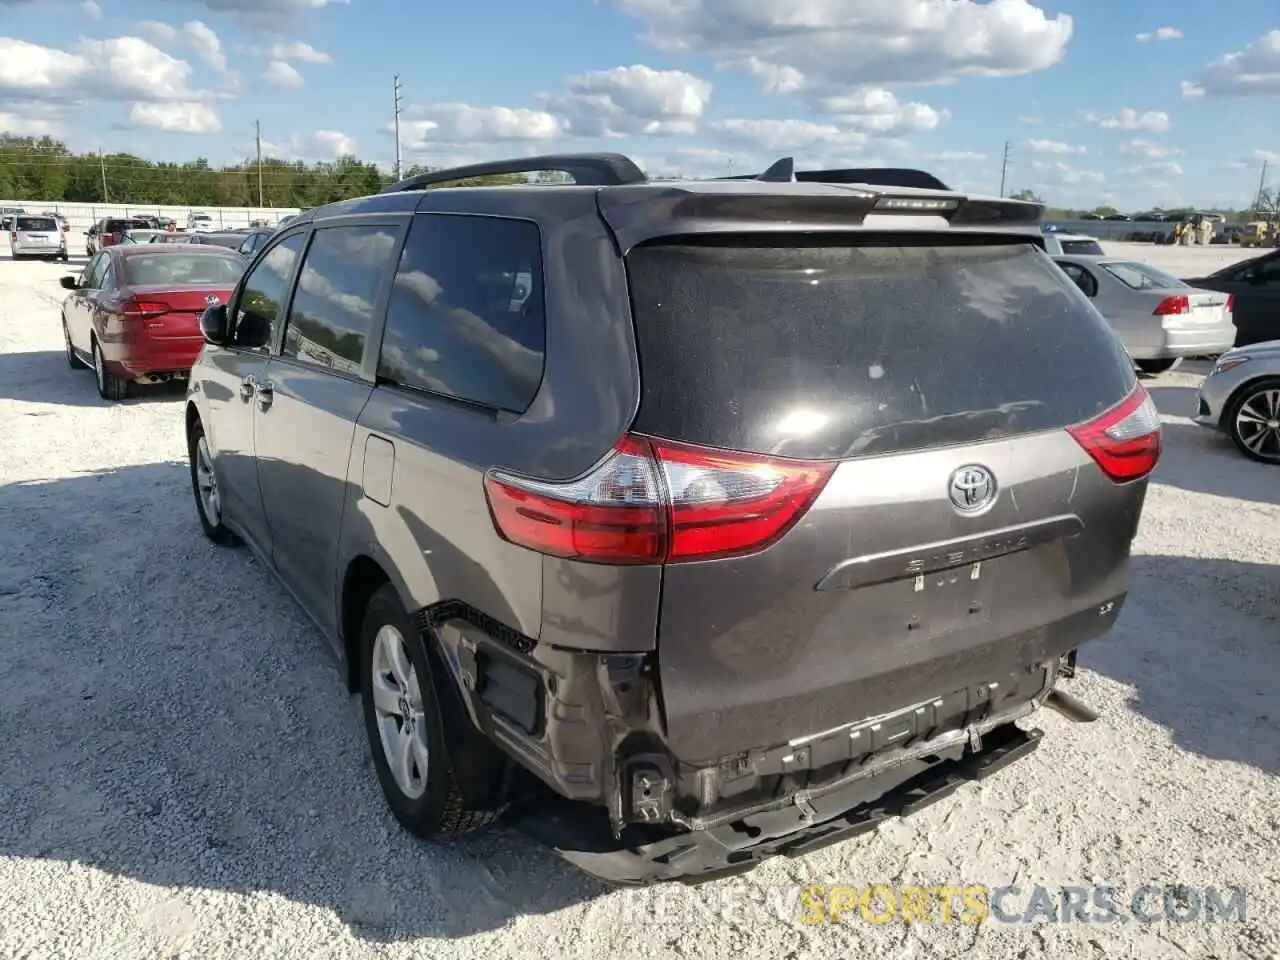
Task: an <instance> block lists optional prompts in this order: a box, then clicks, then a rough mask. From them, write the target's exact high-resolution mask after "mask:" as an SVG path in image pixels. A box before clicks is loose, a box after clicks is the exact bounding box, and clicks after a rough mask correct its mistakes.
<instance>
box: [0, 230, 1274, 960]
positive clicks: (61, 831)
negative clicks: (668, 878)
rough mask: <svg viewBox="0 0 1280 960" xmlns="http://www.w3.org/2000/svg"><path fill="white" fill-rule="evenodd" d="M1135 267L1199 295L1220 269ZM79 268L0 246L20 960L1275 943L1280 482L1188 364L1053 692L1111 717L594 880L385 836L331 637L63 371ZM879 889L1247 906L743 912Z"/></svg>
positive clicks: (557, 866)
mask: <svg viewBox="0 0 1280 960" xmlns="http://www.w3.org/2000/svg"><path fill="white" fill-rule="evenodd" d="M1116 246H1117V248H1119V245H1116ZM1117 252H1119V249H1117ZM1124 252H1125V253H1127V254H1131V255H1141V256H1144V257H1145V258H1147V259H1151V260H1152V262H1157V263H1162V264H1164V265H1166V266H1167V267H1171V268H1172V269H1174V270H1175V271H1176V272H1180V273H1184V274H1187V273H1192V272H1202V271H1207V270H1208V269H1210V268H1211V266H1212V265H1217V264H1218V263H1220V262H1221V261H1222V260H1223V258H1224V257H1229V256H1231V255H1232V253H1233V252H1232V251H1231V250H1229V249H1223V248H1208V249H1191V250H1187V249H1170V248H1156V247H1141V248H1136V251H1135V250H1134V249H1126V250H1125V251H1124ZM1234 255H1235V256H1236V257H1238V256H1239V253H1238V251H1236V252H1235V253H1234ZM1188 264H1189V266H1188ZM62 272H63V268H62V267H60V266H59V265H53V264H48V265H46V264H26V263H23V264H15V263H12V262H9V261H8V260H7V259H0V811H2V813H3V816H0V957H3V958H5V960H25V958H40V960H46V958H48V960H53V958H64V957H65V958H77V960H99V958H100V960H108V958H110V960H123V958H128V960H150V958H157V960H159V958H173V957H191V958H196V957H198V958H208V960H217V958H227V960H232V958H234V960H249V958H257V957H271V958H277V957H279V958H293V957H297V958H304V957H305V958H338V957H342V958H373V957H377V958H409V957H421V958H426V957H433V958H446V957H450V958H451V957H459V958H461V957H485V958H494V957H522V958H527V957H534V956H545V957H552V956H564V955H570V954H571V955H574V956H576V957H582V958H596V957H599V958H612V957H624V956H625V957H657V956H679V957H690V958H694V957H708V958H711V957H716V958H720V957H726V956H730V955H738V956H742V957H744V958H748V957H750V958H754V957H787V958H797V960H798V958H810V957H812V958H824V960H825V958H832V957H880V956H884V957H890V956H892V957H954V956H956V955H958V954H960V953H967V954H969V955H973V956H977V957H984V958H985V957H991V958H1010V960H1012V958H1036V957H1045V958H1064V957H1076V958H1085V960H1087V958H1094V957H1104V956H1105V957H1182V956H1186V957H1192V958H1198V960H1207V958H1211V957H1216V958H1227V957H1232V958H1235V957H1240V958H1245V957H1248V958H1274V957H1276V956H1277V954H1280V922H1278V921H1277V919H1276V918H1277V917H1278V916H1280V785H1278V781H1277V777H1278V776H1280V698H1278V695H1277V690H1280V617H1278V614H1280V471H1276V470H1274V469H1269V468H1266V467H1263V466H1259V465H1255V464H1252V463H1249V462H1247V461H1245V460H1244V459H1242V458H1241V457H1239V456H1237V455H1236V454H1235V452H1234V450H1233V449H1232V448H1230V446H1229V445H1228V443H1227V442H1226V441H1224V440H1220V439H1219V438H1217V437H1215V436H1213V435H1210V434H1207V433H1206V432H1204V431H1201V430H1199V429H1197V428H1195V427H1194V426H1192V425H1191V424H1190V423H1189V421H1188V420H1187V419H1186V414H1187V413H1188V411H1189V410H1190V409H1191V405H1192V403H1193V399H1194V387H1195V385H1196V382H1197V379H1198V377H1197V370H1196V369H1195V365H1188V366H1189V367H1190V369H1186V370H1177V371H1174V372H1172V373H1170V374H1167V375H1165V376H1163V377H1161V378H1159V379H1158V380H1154V381H1151V383H1150V384H1149V386H1150V387H1151V389H1152V393H1153V394H1154V396H1155V397H1156V400H1157V402H1158V404H1159V406H1160V408H1161V410H1162V412H1163V414H1164V417H1163V419H1164V421H1165V424H1166V429H1167V433H1166V437H1167V453H1166V454H1165V458H1164V460H1163V462H1162V463H1161V465H1160V467H1159V470H1158V473H1157V475H1156V478H1155V483H1154V484H1153V486H1152V488H1151V492H1150V495H1149V497H1148V501H1147V509H1146V514H1145V518H1144V521H1143V525H1142V530H1141V534H1140V536H1139V540H1138V543H1137V549H1136V552H1137V554H1138V556H1137V558H1136V561H1135V572H1134V580H1133V593H1132V595H1131V598H1130V601H1129V604H1128V606H1127V607H1126V608H1125V611H1124V614H1123V616H1122V618H1121V623H1120V626H1119V627H1118V628H1117V629H1116V630H1115V632H1114V633H1113V634H1112V635H1111V636H1110V637H1109V638H1107V639H1105V640H1103V641H1100V642H1098V643H1097V644H1095V645H1093V646H1092V647H1090V648H1086V651H1085V652H1084V653H1083V654H1082V666H1083V667H1084V670H1083V671H1082V673H1081V676H1080V677H1079V678H1078V679H1077V680H1075V681H1073V682H1072V685H1071V687H1070V689H1072V690H1073V692H1075V693H1077V695H1079V696H1081V697H1082V698H1083V699H1085V700H1086V701H1087V702H1089V703H1091V704H1092V705H1094V706H1095V707H1096V708H1097V709H1099V710H1100V711H1101V713H1102V718H1101V719H1100V720H1099V721H1098V722H1097V723H1095V724H1092V725H1073V724H1071V723H1069V722H1067V721H1066V720H1064V719H1063V718H1061V717H1059V716H1058V715H1056V714H1051V713H1045V714H1043V715H1040V716H1039V717H1038V718H1037V719H1036V720H1035V723H1036V724H1037V725H1039V726H1042V727H1043V728H1044V729H1045V730H1046V732H1047V736H1046V738H1045V742H1044V744H1043V746H1042V748H1041V749H1040V750H1039V751H1038V753H1036V754H1035V755H1034V756H1033V757H1032V758H1030V759H1028V760H1026V761H1024V762H1021V763H1019V764H1016V765H1014V766H1013V767H1012V768H1010V769H1008V770H1007V771H1005V772H1003V773H1001V774H1000V775H998V776H997V777H995V778H993V779H992V780H990V781H987V782H986V783H984V784H981V785H973V786H968V787H965V788H963V789H962V790H960V791H959V792H958V793H957V794H956V795H955V796H953V797H951V798H949V799H947V800H944V801H942V802H941V803H939V804H937V805H936V806H934V807H931V808H930V809H928V810H926V811H925V812H923V813H922V814H920V815H919V816H917V817H915V818H912V819H909V820H906V821H901V822H896V823H893V824H891V825H889V826H887V827H885V828H884V829H882V830H881V831H880V832H879V833H877V834H875V835H873V836H871V837H868V838H863V839H858V840H854V841H851V842H848V843H845V844H842V845H839V846H836V847H833V848H828V849H827V850H825V851H822V852H820V853H816V854H814V855H811V856H809V857H807V858H804V859H801V860H788V861H772V862H769V863H767V864H765V865H764V866H763V867H761V868H760V869H758V870H756V871H755V872H753V873H751V874H749V875H747V876H746V877H745V878H739V879H735V880H727V881H721V882H719V883H715V884H711V885H708V886H705V887H701V888H696V889H692V890H690V889H686V888H680V887H676V888H666V889H664V890H662V891H660V892H659V893H657V894H643V893H641V894H636V893H633V892H618V891H613V892H610V891H605V890H603V889H602V888H600V887H598V886H597V885H595V884H594V883H593V882H592V881H590V880H588V879H587V878H585V877H583V876H582V875H580V874H578V873H576V872H575V871H574V870H572V869H571V868H569V867H568V866H567V865H564V864H563V863H562V862H561V861H560V860H559V859H558V858H556V857H554V856H553V855H551V854H549V853H547V852H545V851H543V850H541V849H539V848H537V847H535V846H534V845H532V844H531V843H530V842H529V841H526V840H524V839H523V838H522V837H520V836H518V835H515V834H513V833H508V832H494V833H490V834H487V835H484V836H481V837H478V838H475V839H473V840H470V841H468V842H465V843H459V844H453V845H447V846H435V847H428V846H425V845H423V844H421V843H418V842H416V841H413V840H411V839H410V838H408V837H407V836H405V835H403V834H402V833H400V832H399V831H398V830H397V829H396V827H395V825H394V823H393V821H392V819H391V817H390V816H389V815H388V814H387V812H386V811H385V809H384V807H383V804H382V801H381V798H380V796H379V793H378V790H377V786H376V784H375V781H374V778H373V775H372V773H371V771H370V768H369V761H368V755H367V751H366V749H365V746H364V741H363V733H362V730H361V727H360V724H359V722H358V714H357V709H356V704H355V703H354V702H353V701H349V700H348V698H347V697H346V696H345V695H344V693H343V687H342V683H341V681H340V678H339V676H338V673H337V671H336V670H335V668H334V665H333V663H332V661H331V659H330V658H329V655H328V654H327V652H326V650H327V647H326V645H325V644H324V642H323V641H322V640H321V638H320V637H319V635H318V634H317V633H316V631H315V629H314V628H313V627H312V626H311V624H310V623H309V622H308V621H307V620H306V618H305V617H304V616H303V614H302V613H300V612H299V611H298V609H297V608H296V607H295V606H294V604H293V602H292V601H291V600H290V599H289V598H288V597H287V596H286V594H285V593H284V592H283V590H281V589H279V588H278V587H277V586H276V585H275V583H274V582H273V581H272V579H271V577H270V576H269V574H268V573H267V571H265V570H263V569H261V567H260V566H259V565H258V564H255V563H253V562H252V561H251V560H250V558H249V555H248V553H247V552H246V551H227V550H220V549H218V548H215V547H213V546H210V545H208V544H206V543H205V542H204V541H203V540H202V538H201V536H200V533H199V528H198V526H197V523H196V519H195V515H194V513H193V510H192V507H191V504H190V496H191V495H190V492H189V487H188V485H187V475H186V470H185V466H184V465H183V462H182V460H183V456H184V451H183V442H182V437H181V429H180V423H181V411H182V407H181V402H180V399H179V397H178V396H177V395H175V394H173V393H168V394H159V395H156V396H152V397H146V398H143V399H137V400H131V401H129V402H126V403H124V404H113V405H108V404H106V403H104V402H102V401H100V400H99V399H98V398H97V395H96V393H95V391H94V388H93V383H92V378H91V375H90V374H89V373H88V372H86V371H80V372H72V371H71V370H69V369H68V368H67V366H66V363H65V362H64V360H63V356H62V352H61V335H60V332H59V325H58V320H59V312H58V311H59V304H60V302H61V300H62V294H63V291H61V289H60V288H59V287H58V283H57V278H58V276H59V275H60V274H61V273H62ZM1199 372H1203V367H1202V365H1201V368H1200V371H1199ZM872 883H888V884H922V885H926V886H932V885H938V884H987V885H991V886H997V885H1002V884H1008V883H1016V884H1018V885H1020V886H1021V887H1023V888H1024V889H1026V888H1029V887H1031V886H1032V885H1034V884H1042V885H1044V886H1046V887H1049V888H1051V889H1054V890H1057V889H1059V888H1061V887H1062V886H1064V885H1075V886H1082V885H1090V884H1103V885H1112V886H1116V887H1119V888H1120V889H1121V890H1122V891H1133V890H1134V889H1136V888H1137V887H1139V886H1140V885H1142V884H1145V883H1154V884H1157V885H1161V886H1164V885H1172V884H1177V883H1181V884H1184V885H1186V886H1187V887H1190V888H1195V887H1198V886H1202V885H1217V886H1219V887H1224V886H1227V885H1244V886H1246V887H1247V888H1248V901H1247V916H1246V919H1245V920H1244V922H1236V921H1231V922H1219V923H1205V922H1188V923H1173V922H1160V923H1155V924H1145V923H1139V922H1132V921H1131V922H1127V923H1126V922H1119V923H1114V924H1110V925H1097V924H1092V925H1090V924H1080V923H1076V924H1048V923H1038V924H1035V925H1020V924H1005V923H1000V922H996V921H995V920H992V921H989V922H987V923H985V924H983V925H981V926H973V925H967V924H958V923H952V924H949V925H948V924H933V925H930V924H913V925H904V924H902V923H899V922H896V921H895V922H890V923H885V924H882V925H877V924H872V923H868V922H866V921H864V920H862V919H859V918H857V917H856V914H855V915H853V916H850V917H846V920H845V922H844V923H842V924H840V925H823V926H808V925H805V924H803V923H801V922H799V920H798V913H797V912H796V910H795V909H794V908H793V909H790V910H788V909H785V908H783V909H779V910H777V911H776V912H775V913H774V914H773V915H770V914H769V911H767V910H762V911H752V910H751V909H749V906H750V904H751V903H752V902H753V900H752V898H760V899H765V898H768V897H769V896H774V897H779V896H782V897H785V895H786V894H785V891H784V889H783V888H784V887H785V886H786V885H792V889H793V890H794V885H796V884H848V885H853V886H856V887H859V888H862V887H865V886H867V885H868V884H872ZM770 891H772V893H771V892H770ZM774 902H775V903H777V902H778V901H776V900H775V901H774ZM1011 903H1012V904H1013V908H1015V909H1019V910H1020V909H1022V907H1023V906H1024V905H1025V900H1018V899H1017V898H1013V899H1012V901H1011ZM717 905H719V906H717ZM734 905H736V907H735V908H734V909H728V908H729V907H730V906H734ZM1157 906H1158V903H1157ZM659 908H661V910H662V911H665V912H661V913H659V912H658V910H659ZM717 911H719V912H717Z"/></svg>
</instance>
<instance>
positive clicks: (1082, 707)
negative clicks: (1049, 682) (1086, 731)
mask: <svg viewBox="0 0 1280 960" xmlns="http://www.w3.org/2000/svg"><path fill="white" fill-rule="evenodd" d="M1044 705H1045V706H1046V707H1052V708H1053V709H1054V710H1057V711H1058V713H1060V714H1062V715H1063V716H1064V717H1066V718H1067V719H1068V720H1070V721H1071V722H1072V723H1093V721H1095V720H1097V719H1098V714H1097V713H1095V712H1094V711H1093V710H1092V709H1091V708H1090V707H1089V706H1087V705H1086V704H1085V703H1084V702H1083V701H1081V700H1077V699H1076V698H1075V697H1073V696H1072V695H1071V694H1069V693H1067V692H1065V691H1063V690H1058V689H1056V688H1055V689H1053V690H1051V691H1049V697H1048V699H1046V700H1045V702H1044Z"/></svg>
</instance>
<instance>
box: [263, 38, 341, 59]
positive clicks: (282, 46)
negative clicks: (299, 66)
mask: <svg viewBox="0 0 1280 960" xmlns="http://www.w3.org/2000/svg"><path fill="white" fill-rule="evenodd" d="M271 58H272V59H273V60H296V61H298V62H299V63H332V62H333V57H331V56H329V54H327V53H324V52H323V51H320V50H317V49H316V48H315V47H313V46H311V44H309V43H301V42H299V43H277V44H274V45H273V46H272V47H271Z"/></svg>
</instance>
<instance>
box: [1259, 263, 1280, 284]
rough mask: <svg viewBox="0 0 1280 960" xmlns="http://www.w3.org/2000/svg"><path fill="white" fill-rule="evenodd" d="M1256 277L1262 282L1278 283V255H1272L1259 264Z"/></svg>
mask: <svg viewBox="0 0 1280 960" xmlns="http://www.w3.org/2000/svg"><path fill="white" fill-rule="evenodd" d="M1257 277H1258V280H1259V281H1260V282H1262V283H1266V284H1275V283H1280V257H1273V258H1272V259H1270V260H1268V261H1267V262H1266V263H1263V264H1259V266H1258V270H1257Z"/></svg>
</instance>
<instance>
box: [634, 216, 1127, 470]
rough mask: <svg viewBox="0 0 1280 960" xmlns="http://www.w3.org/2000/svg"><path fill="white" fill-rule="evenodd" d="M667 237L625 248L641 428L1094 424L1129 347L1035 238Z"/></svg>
mask: <svg viewBox="0 0 1280 960" xmlns="http://www.w3.org/2000/svg"><path fill="white" fill-rule="evenodd" d="M771 242H776V241H770V240H767V239H765V240H762V241H760V242H759V243H758V244H749V245H748V244H736V245H729V244H725V243H723V242H716V243H707V244H697V245H693V244H683V245H682V244H679V243H664V244H661V245H653V246H642V247H639V248H637V249H636V250H634V251H632V253H631V254H630V255H629V256H628V258H627V268H628V275H629V280H630V286H631V296H632V305H633V313H634V318H635V326H636V336H637V343H638V347H639V353H640V369H641V376H642V381H643V383H642V399H641V406H640V411H639V415H638V418H637V422H636V428H637V429H638V430H640V431H641V432H644V433H650V434H653V435H656V436H661V437H666V438H669V439H674V440H685V441H688V442H691V443H699V444H706V445H710V446H717V447H725V448H729V449H734V450H743V451H751V452H757V453H769V454H774V455H777V456H790V457H799V458H836V457H854V456H869V455H876V454H889V453H898V452H904V451H908V450H916V449H923V448H928V447H936V446H942V445H947V444H957V443H971V442H977V441H982V440H992V439H999V438H1004V437H1011V436H1016V435H1018V434H1024V433H1031V432H1035V431H1040V430H1046V429H1052V428H1059V427H1063V426H1066V425H1069V424H1073V423H1078V422H1081V421H1083V420H1087V419H1089V418H1091V417H1093V416H1095V415H1096V414H1098V413H1100V412H1101V411H1103V410H1105V409H1106V408H1108V407H1110V406H1111V405H1113V404H1114V403H1116V402H1117V401H1119V400H1120V399H1121V398H1123V397H1124V396H1125V394H1126V393H1127V392H1128V391H1129V390H1130V389H1132V386H1133V382H1134V374H1133V368H1132V365H1131V364H1130V363H1129V362H1128V360H1127V359H1126V356H1125V353H1124V349H1123V347H1122V346H1121V345H1120V343H1119V341H1118V340H1117V339H1116V338H1115V335H1114V334H1113V333H1112V332H1111V330H1110V328H1109V327H1108V326H1107V324H1106V321H1104V320H1103V319H1102V317H1101V315H1099V314H1098V312H1097V311H1096V310H1095V309H1094V308H1093V307H1092V306H1091V305H1090V303H1089V301H1088V299H1087V298H1086V297H1085V296H1084V295H1083V294H1082V293H1081V292H1080V290H1079V289H1077V288H1076V286H1075V285H1074V284H1073V283H1072V282H1071V281H1070V280H1069V279H1068V278H1067V277H1066V276H1065V275H1064V274H1063V273H1062V271H1061V270H1059V269H1058V267H1057V266H1056V265H1055V264H1054V263H1053V261H1052V260H1050V259H1049V258H1048V257H1046V256H1044V254H1043V252H1042V251H1041V250H1040V249H1039V248H1038V247H1034V246H1032V245H1030V244H1001V245H991V246H974V245H964V246H960V245H956V246H923V245H913V246H870V245H856V246H855V245H847V246H843V245H842V246H835V245H830V244H826V243H817V242H815V243H814V244H812V245H805V246H788V247H779V246H769V245H768V244H769V243H771Z"/></svg>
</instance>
